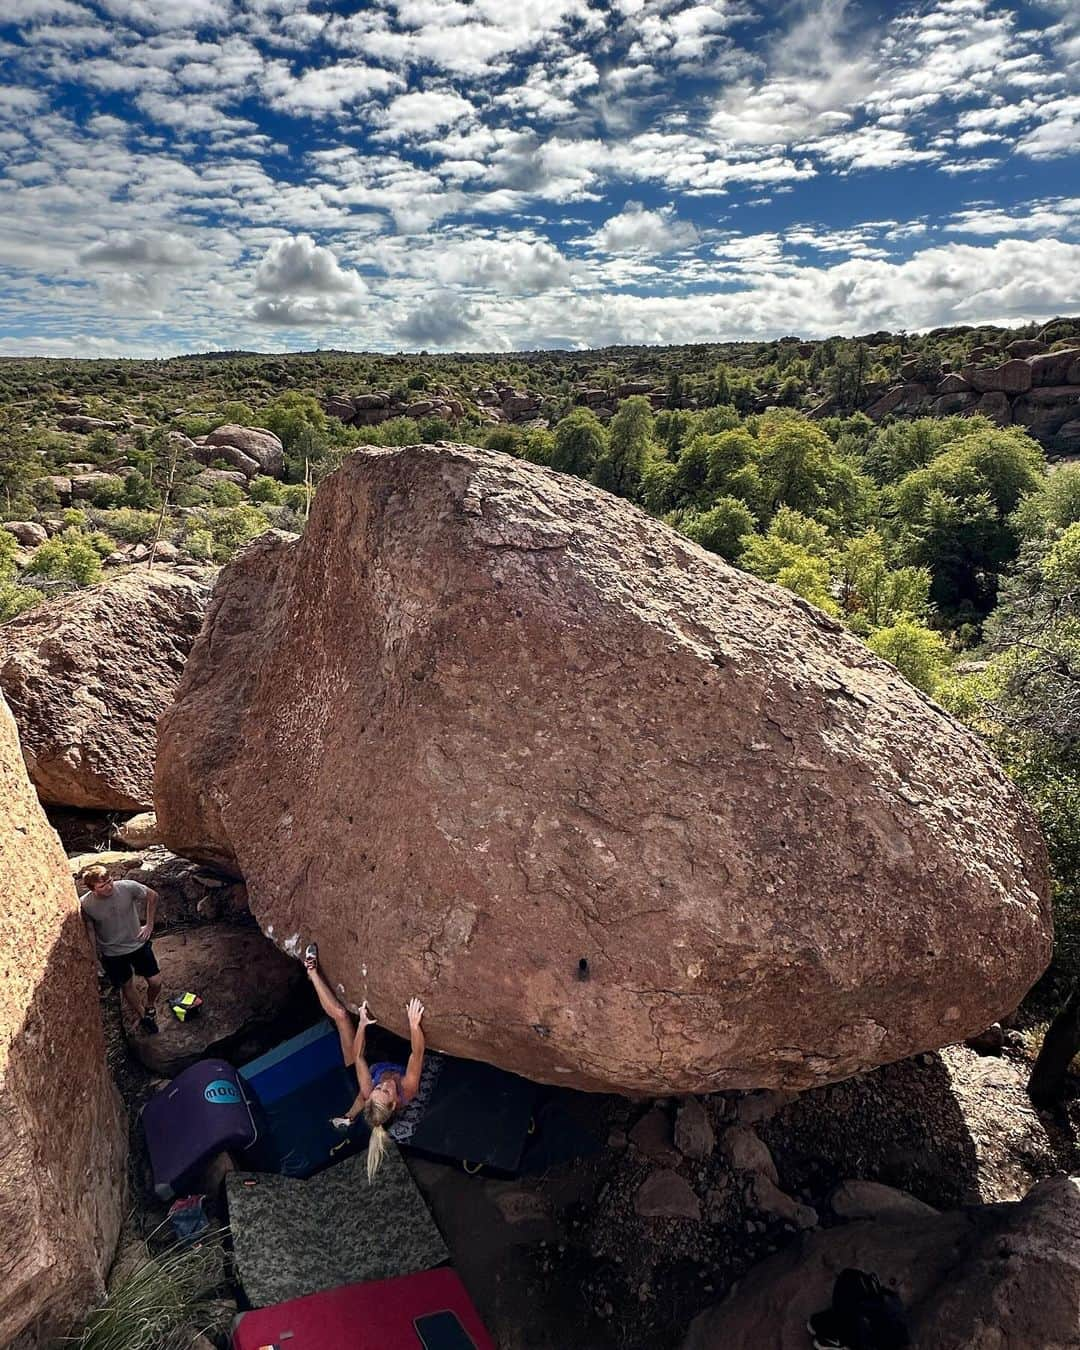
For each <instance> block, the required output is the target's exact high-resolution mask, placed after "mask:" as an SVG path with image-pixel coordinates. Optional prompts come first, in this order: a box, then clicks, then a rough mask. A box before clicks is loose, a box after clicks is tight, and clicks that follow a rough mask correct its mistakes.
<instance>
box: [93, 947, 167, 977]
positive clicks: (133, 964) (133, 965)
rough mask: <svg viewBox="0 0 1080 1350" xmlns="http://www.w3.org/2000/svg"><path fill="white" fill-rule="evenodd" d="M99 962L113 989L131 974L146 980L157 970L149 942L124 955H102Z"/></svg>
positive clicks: (155, 959)
mask: <svg viewBox="0 0 1080 1350" xmlns="http://www.w3.org/2000/svg"><path fill="white" fill-rule="evenodd" d="M101 964H102V966H103V967H104V969H105V974H106V975H107V976H108V977H109V983H110V984H111V985H112V987H113V988H114V989H119V988H120V987H121V986H122V985H125V984H127V982H128V980H130V979H131V977H132V975H141V976H142V977H143V979H144V980H148V979H150V977H151V976H152V975H156V974H157V973H158V971H159V966H158V963H157V958H156V957H155V956H154V949H153V947H151V945H150V943H149V942H144V943H143V945H142V946H141V947H136V948H135V950H134V951H133V952H128V953H127V954H126V955H125V956H102V958H101Z"/></svg>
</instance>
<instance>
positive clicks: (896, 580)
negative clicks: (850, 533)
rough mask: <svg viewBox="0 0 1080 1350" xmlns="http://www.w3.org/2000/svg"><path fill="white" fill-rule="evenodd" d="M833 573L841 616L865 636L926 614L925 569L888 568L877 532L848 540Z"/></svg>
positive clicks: (928, 579) (928, 580)
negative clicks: (903, 620) (905, 618)
mask: <svg viewBox="0 0 1080 1350" xmlns="http://www.w3.org/2000/svg"><path fill="white" fill-rule="evenodd" d="M833 571H834V575H835V578H836V581H837V583H838V590H839V599H840V606H841V609H842V610H843V613H844V616H845V618H846V619H847V622H848V623H849V624H850V625H851V627H852V628H854V629H855V631H856V632H858V633H860V634H862V635H863V636H864V637H865V636H866V635H867V634H868V633H870V632H871V631H872V630H873V629H875V628H884V627H888V626H890V625H892V624H895V623H896V622H897V621H898V620H899V619H900V618H901V617H902V616H903V617H908V618H915V619H917V618H921V617H922V616H923V615H925V613H926V611H927V608H928V604H929V597H930V573H929V572H928V571H927V569H926V568H925V567H899V568H893V567H890V566H889V564H888V561H887V559H886V554H885V541H884V540H883V539H882V537H881V535H880V534H879V533H878V532H877V530H867V531H866V532H865V533H864V534H861V535H858V536H857V537H855V538H854V539H849V540H848V541H847V542H846V543H845V544H844V545H843V546H842V547H841V548H840V550H839V551H838V553H837V555H836V559H835V562H834V568H833Z"/></svg>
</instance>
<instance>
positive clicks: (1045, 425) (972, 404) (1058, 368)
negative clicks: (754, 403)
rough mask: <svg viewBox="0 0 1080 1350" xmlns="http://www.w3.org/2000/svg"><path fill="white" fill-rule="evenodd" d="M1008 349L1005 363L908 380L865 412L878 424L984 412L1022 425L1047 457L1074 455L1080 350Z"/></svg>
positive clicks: (1079, 441)
mask: <svg viewBox="0 0 1080 1350" xmlns="http://www.w3.org/2000/svg"><path fill="white" fill-rule="evenodd" d="M1034 348H1038V349H1039V350H1038V351H1034V350H1032V349H1034ZM1008 350H1009V354H1010V359H1009V360H1008V361H1004V362H1001V363H1000V364H999V365H996V366H982V365H968V366H964V367H963V369H962V370H961V371H959V372H956V371H953V372H951V373H949V374H946V375H944V376H943V377H942V378H941V379H940V380H939V381H938V382H937V383H936V384H934V385H933V386H932V387H931V386H928V385H926V384H919V383H914V382H910V381H909V382H907V383H903V384H899V385H896V386H895V387H893V388H892V389H889V390H887V391H886V392H885V393H883V394H881V395H880V396H879V397H878V398H877V399H876V400H875V401H874V402H873V403H871V404H870V406H869V407H868V408H867V409H866V414H867V416H868V417H871V418H873V419H874V421H880V420H881V419H882V418H884V417H887V416H889V415H890V414H894V415H898V416H905V417H926V416H934V417H947V416H950V415H952V414H953V413H982V414H983V415H984V416H986V417H989V418H990V419H991V421H993V422H997V423H998V425H999V426H1018V427H1023V428H1024V429H1025V430H1026V431H1028V432H1030V434H1031V435H1032V436H1034V438H1035V439H1036V440H1037V441H1039V442H1040V443H1041V444H1042V445H1043V447H1044V448H1045V449H1046V450H1047V451H1049V452H1050V453H1051V454H1056V455H1068V454H1076V453H1077V452H1078V451H1080V347H1070V348H1068V349H1066V350H1064V351H1059V352H1047V351H1045V350H1043V344H1042V343H1040V342H1013V343H1010V345H1009V349H1008ZM1022 353H1026V355H1022ZM821 415H822V416H824V415H825V413H824V412H823V413H822V414H821Z"/></svg>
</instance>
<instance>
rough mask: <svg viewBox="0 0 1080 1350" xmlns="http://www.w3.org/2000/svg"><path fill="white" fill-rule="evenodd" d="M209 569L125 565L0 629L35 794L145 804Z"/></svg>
mask: <svg viewBox="0 0 1080 1350" xmlns="http://www.w3.org/2000/svg"><path fill="white" fill-rule="evenodd" d="M209 575H210V574H209V573H208V574H207V579H203V580H200V579H199V578H198V577H192V576H187V575H185V576H180V575H178V574H177V573H175V572H167V571H162V570H157V571H147V570H142V569H140V570H138V571H131V572H124V573H121V574H118V575H116V576H114V577H112V578H111V579H110V580H109V581H106V582H105V583H104V584H102V585H100V586H95V587H93V588H92V589H90V590H86V591H78V592H74V593H72V594H69V595H65V596H62V597H61V598H59V599H56V600H53V601H50V602H49V603H48V604H45V605H41V606H39V607H38V608H37V609H34V610H31V611H29V612H28V613H26V614H24V615H21V616H20V617H19V618H16V619H14V620H12V621H11V622H10V623H7V624H5V625H4V626H3V627H2V628H0V688H2V690H3V692H4V694H5V696H6V697H7V699H8V702H9V703H10V704H11V708H12V711H13V713H14V714H15V720H16V722H17V723H18V726H19V734H20V736H21V738H22V747H23V754H24V755H25V756H26V764H27V768H28V769H29V771H30V777H31V779H32V780H33V783H34V786H35V787H36V788H37V790H38V795H39V796H40V797H41V799H42V801H44V802H48V803H52V804H56V805H66V806H81V807H91V808H97V809H100V810H121V811H137V810H140V809H142V808H145V807H149V806H150V805H151V801H152V783H153V761H154V743H155V736H156V731H155V727H156V722H157V718H158V716H159V714H160V713H161V712H162V711H163V709H164V708H166V707H167V706H168V703H169V701H170V699H171V698H172V694H173V691H174V689H175V688H176V685H177V683H178V682H179V679H180V672H181V670H182V669H183V665H184V661H185V659H186V658H187V653H188V652H189V650H190V649H191V644H192V642H193V641H194V640H195V635H196V633H197V632H198V631H199V625H200V623H201V622H202V616H203V611H204V609H205V606H206V601H207V597H208V595H209V584H208V579H209Z"/></svg>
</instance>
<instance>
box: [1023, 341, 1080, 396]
mask: <svg viewBox="0 0 1080 1350" xmlns="http://www.w3.org/2000/svg"><path fill="white" fill-rule="evenodd" d="M1078 361H1080V347H1066V348H1063V349H1062V350H1061V351H1059V352H1047V353H1046V354H1045V355H1044V356H1033V357H1032V358H1031V359H1030V361H1028V362H1027V364H1028V365H1029V366H1030V367H1031V383H1032V384H1033V385H1034V386H1035V388H1036V389H1038V388H1045V387H1047V386H1053V385H1060V384H1066V383H1067V382H1068V380H1069V378H1070V371H1071V370H1072V369H1073V368H1074V367H1075V365H1076V363H1077V362H1078Z"/></svg>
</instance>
